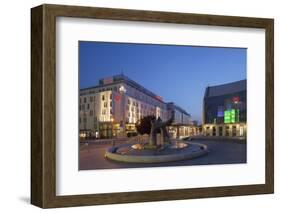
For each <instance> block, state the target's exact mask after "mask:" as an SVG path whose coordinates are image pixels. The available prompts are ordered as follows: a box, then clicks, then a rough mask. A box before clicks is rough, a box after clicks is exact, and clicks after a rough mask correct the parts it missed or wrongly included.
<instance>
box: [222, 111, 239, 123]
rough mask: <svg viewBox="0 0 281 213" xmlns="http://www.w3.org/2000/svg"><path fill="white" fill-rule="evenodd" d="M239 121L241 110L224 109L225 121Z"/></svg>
mask: <svg viewBox="0 0 281 213" xmlns="http://www.w3.org/2000/svg"><path fill="white" fill-rule="evenodd" d="M235 122H239V110H238V109H237V110H235V109H231V110H225V111H224V123H226V124H228V123H235Z"/></svg>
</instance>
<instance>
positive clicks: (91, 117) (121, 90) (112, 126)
mask: <svg viewBox="0 0 281 213" xmlns="http://www.w3.org/2000/svg"><path fill="white" fill-rule="evenodd" d="M79 110H80V117H79V120H80V136H88V137H96V138H108V137H115V136H123V135H126V134H127V133H129V132H136V129H135V124H136V122H137V121H138V120H140V119H141V118H142V117H144V116H147V115H154V116H156V117H160V118H161V119H162V120H167V119H169V118H170V116H171V114H172V112H174V114H175V117H174V122H173V123H174V124H175V125H177V128H176V131H178V132H179V131H180V128H179V127H181V128H182V126H189V125H190V115H189V114H188V113H187V112H186V111H184V110H183V109H181V108H180V107H178V106H176V105H174V104H173V103H165V102H164V101H163V100H162V98H161V97H160V96H158V95H156V94H154V93H153V92H151V91H149V90H148V89H146V88H144V87H143V86H141V85H139V84H138V83H136V82H135V81H133V80H131V79H129V78H128V77H126V76H124V75H116V76H112V77H108V78H104V79H101V80H100V81H99V85H97V86H94V87H90V88H85V89H81V90H80V103H79ZM171 130H173V128H172V129H171ZM182 134H187V132H186V133H182ZM176 136H179V133H177V134H176Z"/></svg>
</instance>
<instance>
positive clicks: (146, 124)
mask: <svg viewBox="0 0 281 213" xmlns="http://www.w3.org/2000/svg"><path fill="white" fill-rule="evenodd" d="M155 119H156V118H155V116H154V115H148V116H145V117H143V118H141V119H140V120H139V121H138V122H137V124H136V129H137V131H138V133H139V134H141V135H144V134H150V130H151V121H152V120H155Z"/></svg>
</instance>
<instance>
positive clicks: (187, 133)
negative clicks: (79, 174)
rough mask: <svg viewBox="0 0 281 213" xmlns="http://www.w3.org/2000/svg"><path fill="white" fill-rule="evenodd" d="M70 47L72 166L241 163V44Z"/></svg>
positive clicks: (243, 93)
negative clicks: (74, 79) (74, 75)
mask: <svg viewBox="0 0 281 213" xmlns="http://www.w3.org/2000/svg"><path fill="white" fill-rule="evenodd" d="M78 48H79V67H78V69H79V97H77V98H79V106H78V110H79V130H78V131H79V170H95V169H121V168H144V167H167V166H192V165H218V164H241V163H247V142H246V141H247V48H237V47H213V46H189V45H174V44H148V43H120V42H101V41H79V42H78Z"/></svg>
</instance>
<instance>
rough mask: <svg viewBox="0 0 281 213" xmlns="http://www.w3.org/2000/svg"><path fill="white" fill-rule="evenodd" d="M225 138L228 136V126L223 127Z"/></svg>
mask: <svg viewBox="0 0 281 213" xmlns="http://www.w3.org/2000/svg"><path fill="white" fill-rule="evenodd" d="M225 136H229V126H226V127H225Z"/></svg>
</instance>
